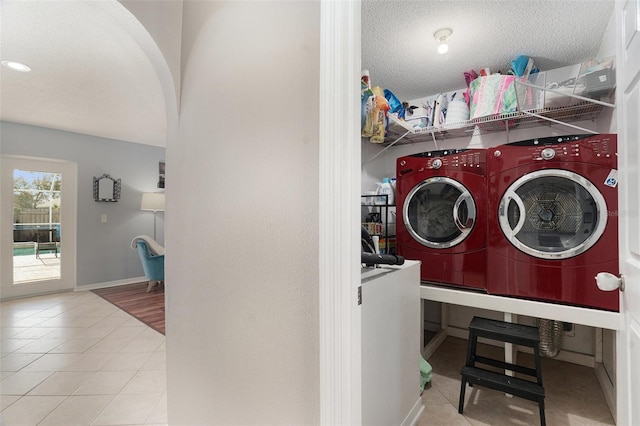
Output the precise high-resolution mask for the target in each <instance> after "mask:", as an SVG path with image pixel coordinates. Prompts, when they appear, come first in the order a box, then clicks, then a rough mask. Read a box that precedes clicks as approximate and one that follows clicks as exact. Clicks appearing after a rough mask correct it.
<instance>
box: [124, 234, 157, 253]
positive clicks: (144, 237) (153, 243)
mask: <svg viewBox="0 0 640 426" xmlns="http://www.w3.org/2000/svg"><path fill="white" fill-rule="evenodd" d="M138 240H142V241H144V242H145V243H147V246H149V253H151V255H152V256H158V255H163V254H164V247H162V246H161V245H160V244H159V243H158V242H157V241H156V240H154V239H153V238H151V237H149V236H148V235H138V236H137V237H134V238H133V240H131V248H132V249H134V248H136V244H137V242H138Z"/></svg>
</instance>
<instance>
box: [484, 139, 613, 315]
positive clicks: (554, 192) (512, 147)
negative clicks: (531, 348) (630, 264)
mask: <svg viewBox="0 0 640 426" xmlns="http://www.w3.org/2000/svg"><path fill="white" fill-rule="evenodd" d="M616 169H617V136H616V135H614V134H601V135H571V136H561V137H548V138H541V139H532V140H525V141H521V142H515V143H511V144H507V145H502V146H497V147H494V148H491V149H489V150H488V151H487V170H488V178H487V183H488V197H489V217H488V221H487V231H488V239H487V290H488V292H489V293H490V294H496V295H505V296H513V297H519V298H526V299H536V300H543V301H550V302H556V303H562V304H568V305H575V306H582V307H592V308H598V309H604V310H611V311H617V310H618V309H619V306H618V297H619V295H618V290H616V291H611V292H604V291H601V290H599V289H598V287H597V286H596V282H595V280H594V277H595V276H596V274H597V273H598V272H601V271H608V272H611V273H615V274H617V271H618V217H617V209H618V193H617V170H616Z"/></svg>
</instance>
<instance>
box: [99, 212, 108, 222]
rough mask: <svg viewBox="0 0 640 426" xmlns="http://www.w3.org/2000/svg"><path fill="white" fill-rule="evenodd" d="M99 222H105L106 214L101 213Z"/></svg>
mask: <svg viewBox="0 0 640 426" xmlns="http://www.w3.org/2000/svg"><path fill="white" fill-rule="evenodd" d="M100 222H102V223H107V215H106V214H103V215H101V216H100Z"/></svg>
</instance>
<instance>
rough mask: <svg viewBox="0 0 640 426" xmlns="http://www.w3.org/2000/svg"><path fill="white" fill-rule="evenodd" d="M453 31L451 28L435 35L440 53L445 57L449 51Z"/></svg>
mask: <svg viewBox="0 0 640 426" xmlns="http://www.w3.org/2000/svg"><path fill="white" fill-rule="evenodd" d="M451 33H453V31H451V29H449V28H441V29H439V30H438V31H436V32H435V33H433V38H435V39H436V41H437V42H438V53H439V54H441V55H444V54H445V53H447V52H448V51H449V44H448V42H449V37H451Z"/></svg>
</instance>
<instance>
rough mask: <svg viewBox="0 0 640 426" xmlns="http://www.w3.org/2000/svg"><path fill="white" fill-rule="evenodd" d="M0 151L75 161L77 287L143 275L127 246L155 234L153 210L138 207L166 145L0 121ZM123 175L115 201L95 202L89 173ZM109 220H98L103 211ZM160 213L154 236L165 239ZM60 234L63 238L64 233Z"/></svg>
mask: <svg viewBox="0 0 640 426" xmlns="http://www.w3.org/2000/svg"><path fill="white" fill-rule="evenodd" d="M0 141H1V143H0V154H3V155H6V154H12V155H24V156H30V157H40V158H49V159H60V160H67V161H73V162H75V163H77V164H78V222H77V225H78V234H77V235H78V240H77V253H78V259H77V265H78V271H77V285H78V286H83V285H89V284H102V283H111V282H117V281H121V280H127V279H132V278H138V277H142V276H144V273H143V271H142V266H141V264H140V259H139V257H138V254H137V252H136V251H135V250H132V249H131V248H130V243H131V239H132V238H133V237H135V236H136V235H139V234H147V235H151V236H153V213H151V212H143V211H140V198H141V193H142V192H155V191H158V189H157V188H156V185H157V181H158V162H160V161H164V153H165V150H164V148H159V147H155V146H149V145H141V144H135V143H129V142H124V141H118V140H113V139H104V138H99V137H95V136H89V135H82V134H78V133H70V132H64V131H59V130H52V129H47V128H42V127H35V126H28V125H22V124H16V123H10V122H4V121H3V122H0ZM104 173H107V174H109V175H111V176H112V177H113V178H115V179H122V194H121V198H120V201H118V202H117V203H105V202H95V201H94V200H93V177H94V176H102V174H104ZM103 214H106V215H107V223H101V221H100V218H101V215H103ZM163 225H164V214H163V213H159V214H158V240H159V241H160V243H162V242H163V241H164V232H163ZM63 238H64V237H63Z"/></svg>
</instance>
